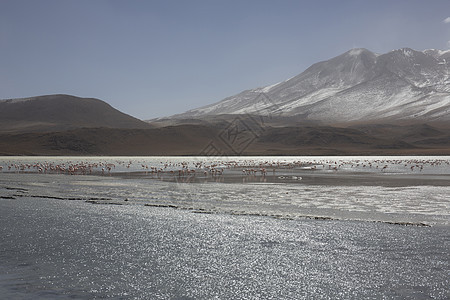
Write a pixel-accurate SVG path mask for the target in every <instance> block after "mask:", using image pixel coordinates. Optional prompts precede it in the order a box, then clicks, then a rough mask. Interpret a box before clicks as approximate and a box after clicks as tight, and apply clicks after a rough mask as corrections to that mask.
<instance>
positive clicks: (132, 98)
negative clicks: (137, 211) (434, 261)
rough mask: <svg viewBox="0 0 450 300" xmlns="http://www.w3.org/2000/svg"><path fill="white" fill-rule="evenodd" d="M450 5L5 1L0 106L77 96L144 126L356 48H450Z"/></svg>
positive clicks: (413, 0) (443, 1)
mask: <svg viewBox="0 0 450 300" xmlns="http://www.w3.org/2000/svg"><path fill="white" fill-rule="evenodd" d="M449 17H450V1H449V0H427V1H424V0H377V1H365V0H358V1H356V0H349V1H346V0H342V1H336V0H311V1H289V0H278V1H266V0H259V1H256V0H255V1H250V0H248V1H246V0H240V1H234V0H228V1H225V0H222V1H215V0H209V1H206V0H204V1H201V0H190V1H188V0H179V1H175V0H165V1H164V0H161V1H151V0H146V1H145V0H126V1H125V0H0V99H7V98H21V97H29V96H37V95H46V94H59V93H64V94H71V95H75V96H80V97H94V98H99V99H102V100H104V101H106V102H108V103H109V104H111V105H112V106H113V107H115V108H117V109H119V110H121V111H123V112H125V113H127V114H130V115H133V116H135V117H138V118H141V119H150V118H154V117H161V116H167V115H172V114H176V113H181V112H184V111H186V110H189V109H191V108H196V107H200V106H203V105H207V104H210V103H214V102H217V101H219V100H222V99H223V98H225V97H228V96H232V95H234V94H237V93H239V92H241V91H243V90H245V89H251V88H256V87H260V86H265V85H270V84H273V83H276V82H279V81H283V80H285V79H288V78H290V77H292V76H295V75H297V74H299V73H301V72H302V71H304V70H305V69H306V68H308V67H309V66H310V65H311V64H313V63H316V62H319V61H322V60H327V59H330V58H332V57H335V56H337V55H339V54H341V53H343V52H345V51H347V50H349V49H351V48H367V49H369V50H371V51H374V52H377V53H385V52H388V51H390V50H393V49H398V48H403V47H410V48H413V49H416V50H425V49H430V48H434V49H441V50H446V49H449V48H450V19H447V18H449Z"/></svg>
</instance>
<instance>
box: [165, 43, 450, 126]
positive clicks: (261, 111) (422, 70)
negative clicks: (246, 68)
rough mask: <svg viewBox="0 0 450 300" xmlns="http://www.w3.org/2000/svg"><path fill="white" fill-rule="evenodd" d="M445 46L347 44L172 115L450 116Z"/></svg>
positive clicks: (449, 58) (329, 119)
mask: <svg viewBox="0 0 450 300" xmlns="http://www.w3.org/2000/svg"><path fill="white" fill-rule="evenodd" d="M449 69H450V50H449V51H441V50H425V51H416V50H413V49H409V48H403V49H399V50H394V51H391V52H388V53H386V54H381V55H380V54H376V53H373V52H371V51H369V50H366V49H352V50H350V51H348V52H346V53H344V54H342V55H339V56H337V57H335V58H332V59H330V60H327V61H323V62H319V63H316V64H314V65H312V66H311V67H309V68H308V69H307V70H305V71H304V72H303V73H301V74H299V75H297V76H295V77H293V78H290V79H288V80H286V81H283V82H280V83H277V84H273V85H270V86H267V87H262V88H256V89H251V90H246V91H243V92H241V93H239V94H237V95H235V96H231V97H228V98H226V99H224V100H222V101H220V102H217V103H215V104H211V105H208V106H204V107H201V108H197V109H192V110H190V111H187V112H186V113H183V114H179V115H175V116H173V117H172V118H176V119H185V118H203V117H207V116H212V115H221V114H257V115H265V116H274V117H291V118H292V117H295V118H296V119H298V120H299V121H301V120H307V121H320V122H322V123H336V122H361V121H364V122H368V121H375V120H385V121H386V120H395V121H397V120H411V119H414V120H423V121H450V70H449Z"/></svg>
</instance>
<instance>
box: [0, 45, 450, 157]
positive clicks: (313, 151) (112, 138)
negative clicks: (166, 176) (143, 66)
mask: <svg viewBox="0 0 450 300" xmlns="http://www.w3.org/2000/svg"><path fill="white" fill-rule="evenodd" d="M449 67H450V51H440V50H425V51H415V50H412V49H408V48H405V49H400V50H395V51H391V52H389V53H386V54H382V55H379V54H375V53H372V52H370V51H368V50H366V49H352V50H350V51H348V52H346V53H344V54H342V55H340V56H337V57H335V58H332V59H330V60H328V61H323V62H319V63H317V64H314V65H312V66H311V67H309V68H308V69H307V70H305V71H304V72H303V73H301V74H299V75H297V76H295V77H293V78H291V79H288V80H285V81H283V82H280V83H277V84H274V85H270V86H267V87H261V88H256V89H251V90H246V91H243V92H242V93H239V94H237V95H235V96H231V97H228V98H226V99H224V100H222V101H220V102H217V103H214V104H211V105H207V106H204V107H201V108H197V109H192V110H190V111H188V112H186V113H183V114H179V115H174V116H171V117H167V118H159V119H156V120H151V121H147V122H144V121H142V120H139V119H136V118H134V117H132V116H129V115H127V114H124V113H122V112H120V111H118V110H116V109H114V108H113V107H111V106H110V105H109V104H107V103H105V102H104V101H101V100H99V99H92V98H79V97H75V96H70V95H48V96H38V97H30V98H24V99H8V100H0V115H1V117H0V155H208V156H211V155H212V156H220V155H382V154H384V155H387V154H389V155H395V154H408V155H413V154H430V155H431V154H434V155H450V74H449Z"/></svg>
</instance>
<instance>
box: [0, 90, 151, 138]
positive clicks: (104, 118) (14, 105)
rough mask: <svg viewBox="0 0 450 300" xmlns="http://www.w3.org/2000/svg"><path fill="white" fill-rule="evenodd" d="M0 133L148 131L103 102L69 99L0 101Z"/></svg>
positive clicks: (50, 97)
mask: <svg viewBox="0 0 450 300" xmlns="http://www.w3.org/2000/svg"><path fill="white" fill-rule="evenodd" d="M0 113H1V118H0V132H37V131H41V132H42V131H63V130H69V129H75V128H83V127H87V128H94V127H106V128H140V129H144V128H150V127H151V126H150V125H149V124H148V123H146V122H144V121H141V120H139V119H136V118H134V117H131V116H129V115H126V114H124V113H122V112H120V111H118V110H117V109H114V108H113V107H111V106H110V105H109V104H107V103H106V102H104V101H102V100H99V99H93V98H79V97H75V96H70V95H47V96H38V97H30V98H21V99H8V100H0Z"/></svg>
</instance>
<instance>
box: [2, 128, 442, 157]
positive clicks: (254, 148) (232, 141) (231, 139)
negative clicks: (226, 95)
mask: <svg viewBox="0 0 450 300" xmlns="http://www.w3.org/2000/svg"><path fill="white" fill-rule="evenodd" d="M404 130H406V129H404ZM427 130H432V131H433V130H435V129H433V128H431V129H427ZM399 131H401V130H400V129H399V128H395V130H392V131H389V129H386V128H385V129H384V130H383V134H382V135H381V134H380V135H379V136H376V135H372V134H370V133H366V132H364V131H362V130H359V129H349V128H335V127H330V126H322V127H320V126H316V127H312V126H308V127H285V128H264V130H263V131H261V132H254V131H246V132H245V131H240V132H237V131H234V129H233V128H231V127H227V128H222V129H217V128H213V127H208V126H203V125H179V126H168V127H161V128H152V129H114V128H81V129H74V130H69V131H61V132H31V133H3V134H0V155H206V156H213V157H214V156H224V155H450V143H449V141H450V134H447V133H442V134H439V135H435V136H434V137H422V138H417V137H414V141H411V140H408V139H406V140H407V141H405V139H399V138H398V135H399ZM447 132H448V131H447ZM235 133H237V135H238V136H237V135H235ZM239 135H240V136H239Z"/></svg>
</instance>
